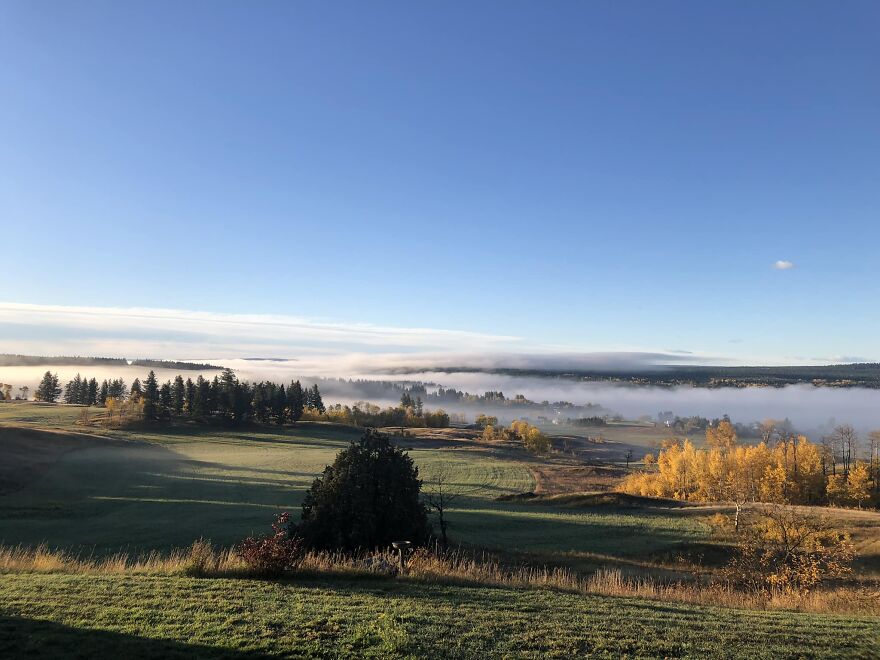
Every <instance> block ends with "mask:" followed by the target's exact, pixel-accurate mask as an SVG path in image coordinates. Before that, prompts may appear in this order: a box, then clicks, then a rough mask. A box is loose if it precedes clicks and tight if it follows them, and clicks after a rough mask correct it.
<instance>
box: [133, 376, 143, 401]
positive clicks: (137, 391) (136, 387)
mask: <svg viewBox="0 0 880 660" xmlns="http://www.w3.org/2000/svg"><path fill="white" fill-rule="evenodd" d="M143 395H144V391H143V388H142V387H141V381H140V380H138V379H137V378H135V379H134V382H133V383H132V384H131V390H130V392H129V397H130V398H131V399H134V400H135V401H137V400H138V399H140V398H141V397H142V396H143Z"/></svg>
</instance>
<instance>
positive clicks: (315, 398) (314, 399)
mask: <svg viewBox="0 0 880 660" xmlns="http://www.w3.org/2000/svg"><path fill="white" fill-rule="evenodd" d="M309 407H310V408H314V409H315V410H317V411H318V412H319V413H321V414H322V415H323V414H324V412H325V410H326V408H324V400H323V399H321V392H320V390H318V384H317V383H315V384H314V385H312V389H311V395H310V396H309Z"/></svg>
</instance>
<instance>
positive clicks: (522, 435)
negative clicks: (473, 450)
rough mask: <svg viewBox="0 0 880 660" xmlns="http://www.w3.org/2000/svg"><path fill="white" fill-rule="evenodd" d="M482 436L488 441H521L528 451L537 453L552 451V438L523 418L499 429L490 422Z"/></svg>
mask: <svg viewBox="0 0 880 660" xmlns="http://www.w3.org/2000/svg"><path fill="white" fill-rule="evenodd" d="M482 438H483V440H484V441H486V442H496V441H499V440H515V441H519V442H521V443H522V444H523V446H524V447H525V448H526V449H527V450H528V451H530V452H533V453H535V454H545V453H547V452H548V451H550V447H551V442H550V438H548V437H547V436H546V435H544V434H543V433H542V432H541V430H540V429H539V428H538V427H537V426H532V425H531V424H529V423H528V422H525V421H522V420H517V421H515V422H512V423H511V425H510V426H509V427H508V428H506V429H499V428H496V427H495V426H493V425H492V424H489V425H487V426H486V428H484V429H483V436H482Z"/></svg>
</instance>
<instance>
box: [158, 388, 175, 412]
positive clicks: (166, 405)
mask: <svg viewBox="0 0 880 660" xmlns="http://www.w3.org/2000/svg"><path fill="white" fill-rule="evenodd" d="M173 409H174V400H173V397H172V394H171V382H170V381H166V382H165V383H162V386H161V387H160V388H159V418H160V419H168V418H170V417H171V411H172V410H173Z"/></svg>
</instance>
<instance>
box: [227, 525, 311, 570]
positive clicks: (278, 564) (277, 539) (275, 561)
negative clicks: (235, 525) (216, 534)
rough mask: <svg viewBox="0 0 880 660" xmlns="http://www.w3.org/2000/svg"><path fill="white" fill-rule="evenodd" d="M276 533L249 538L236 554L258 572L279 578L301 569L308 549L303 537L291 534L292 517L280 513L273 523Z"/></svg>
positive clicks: (242, 543)
mask: <svg viewBox="0 0 880 660" xmlns="http://www.w3.org/2000/svg"><path fill="white" fill-rule="evenodd" d="M272 531H273V533H272V534H268V535H266V536H249V537H248V538H246V539H244V540H243V541H241V542H240V543H239V544H238V545H237V546H236V547H235V551H236V553H237V554H238V555H239V557H241V558H242V560H243V561H244V562H245V564H247V565H248V568H250V569H251V570H252V571H254V572H255V573H258V574H260V575H267V576H278V575H281V574H282V573H284V571H286V570H291V569H294V568H296V567H297V566H299V564H300V563H301V562H302V560H303V557H304V555H305V547H304V545H303V541H302V539H301V538H300V537H299V536H296V535H292V534H291V533H290V514H289V513H287V512H284V513H280V514H278V515H277V516H276V517H275V522H274V523H272Z"/></svg>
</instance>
